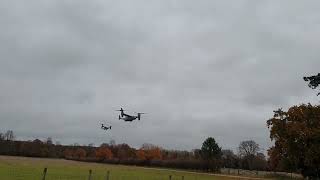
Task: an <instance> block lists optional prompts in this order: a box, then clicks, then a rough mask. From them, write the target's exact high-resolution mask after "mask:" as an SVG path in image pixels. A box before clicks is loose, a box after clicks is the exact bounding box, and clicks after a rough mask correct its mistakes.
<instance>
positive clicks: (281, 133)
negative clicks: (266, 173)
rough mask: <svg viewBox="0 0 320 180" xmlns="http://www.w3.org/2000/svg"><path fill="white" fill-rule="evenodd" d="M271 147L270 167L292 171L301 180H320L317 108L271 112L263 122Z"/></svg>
mask: <svg viewBox="0 0 320 180" xmlns="http://www.w3.org/2000/svg"><path fill="white" fill-rule="evenodd" d="M267 125H268V128H270V138H271V140H273V141H274V142H275V146H274V147H272V148H271V149H269V152H268V153H269V156H270V161H271V162H270V163H271V165H272V166H273V167H283V168H284V170H296V171H299V172H301V173H302V175H303V176H305V177H310V178H315V177H317V178H319V177H320V106H319V105H318V106H312V105H311V104H302V105H299V106H293V107H291V108H289V110H288V111H287V112H286V111H283V110H282V109H279V110H277V111H274V116H273V118H271V119H270V120H268V121H267Z"/></svg>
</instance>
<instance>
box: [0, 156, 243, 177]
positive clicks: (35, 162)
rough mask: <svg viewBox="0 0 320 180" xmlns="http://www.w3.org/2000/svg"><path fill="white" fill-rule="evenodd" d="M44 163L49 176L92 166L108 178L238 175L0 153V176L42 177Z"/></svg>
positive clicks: (78, 173) (85, 173) (83, 172)
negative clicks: (108, 176)
mask: <svg viewBox="0 0 320 180" xmlns="http://www.w3.org/2000/svg"><path fill="white" fill-rule="evenodd" d="M44 167H47V168H48V173H47V178H46V180H87V179H88V174H89V169H92V172H93V174H92V180H105V179H106V174H107V171H110V180H167V179H169V175H172V180H181V179H182V176H184V179H185V180H209V179H210V180H214V179H222V180H227V179H239V178H237V177H233V178H232V177H223V176H213V175H207V174H196V173H187V172H178V171H174V170H172V171H171V170H161V169H148V168H142V167H134V166H121V165H107V164H98V163H85V162H75V161H68V160H62V159H41V158H25V157H10V156H0V179H1V180H38V179H39V180H41V178H42V173H43V169H44Z"/></svg>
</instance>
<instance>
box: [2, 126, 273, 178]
mask: <svg viewBox="0 0 320 180" xmlns="http://www.w3.org/2000/svg"><path fill="white" fill-rule="evenodd" d="M7 132H9V131H7ZM0 134H1V133H0ZM3 134H11V135H10V137H11V138H8V136H3ZM3 134H1V136H0V137H1V138H0V154H1V155H13V156H27V157H43V158H65V159H70V160H79V161H88V162H101V163H110V164H124V165H139V166H156V167H167V168H180V169H193V170H203V171H212V172H217V171H219V169H220V168H221V167H225V168H242V169H251V170H267V169H268V164H267V160H266V158H265V156H264V155H263V153H259V145H258V144H257V143H255V142H254V141H252V140H250V141H243V142H241V143H240V145H239V153H238V154H235V153H234V152H233V151H232V150H227V149H224V150H223V149H221V147H219V145H218V144H217V143H216V141H215V139H214V138H212V137H209V138H207V139H206V140H205V141H204V142H203V144H202V147H200V148H199V149H194V150H192V151H178V150H167V149H164V148H161V147H159V146H156V145H153V144H149V143H145V144H143V145H142V146H141V147H140V148H138V149H136V148H132V147H130V146H129V145H128V144H115V142H110V143H103V144H101V145H100V146H99V147H95V146H92V145H79V144H77V143H75V144H73V145H61V144H60V143H55V144H54V143H53V142H52V139H51V138H48V139H46V140H44V141H41V140H39V139H35V140H33V141H17V140H15V139H14V134H13V132H12V131H10V133H3ZM252 147H255V148H252Z"/></svg>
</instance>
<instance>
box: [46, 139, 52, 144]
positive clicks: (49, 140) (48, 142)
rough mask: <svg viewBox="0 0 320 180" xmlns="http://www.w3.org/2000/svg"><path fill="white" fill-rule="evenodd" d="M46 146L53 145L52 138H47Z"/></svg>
mask: <svg viewBox="0 0 320 180" xmlns="http://www.w3.org/2000/svg"><path fill="white" fill-rule="evenodd" d="M46 144H48V145H52V144H53V141H52V138H51V137H48V138H47V140H46Z"/></svg>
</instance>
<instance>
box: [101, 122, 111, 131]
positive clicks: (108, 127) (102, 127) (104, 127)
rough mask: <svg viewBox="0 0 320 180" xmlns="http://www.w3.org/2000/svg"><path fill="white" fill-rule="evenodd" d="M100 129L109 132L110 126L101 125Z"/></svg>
mask: <svg viewBox="0 0 320 180" xmlns="http://www.w3.org/2000/svg"><path fill="white" fill-rule="evenodd" d="M101 129H103V130H106V131H107V130H108V129H110V130H111V126H104V125H103V124H101Z"/></svg>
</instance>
